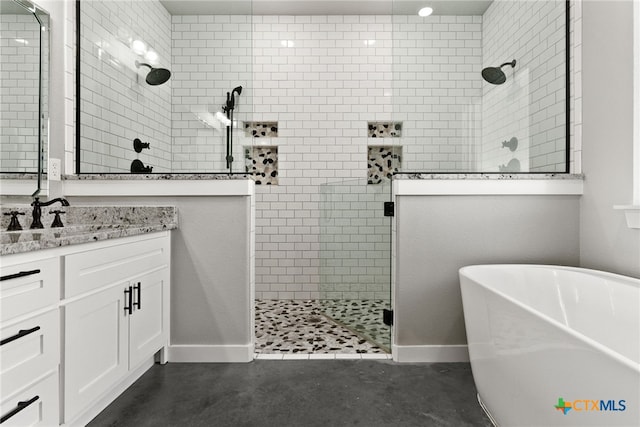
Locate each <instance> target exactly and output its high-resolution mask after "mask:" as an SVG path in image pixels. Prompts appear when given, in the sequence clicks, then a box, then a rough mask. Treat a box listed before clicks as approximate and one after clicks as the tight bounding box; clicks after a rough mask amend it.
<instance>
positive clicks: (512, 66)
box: [500, 59, 516, 68]
mask: <svg viewBox="0 0 640 427" xmlns="http://www.w3.org/2000/svg"><path fill="white" fill-rule="evenodd" d="M505 65H511V68H515V67H516V60H515V59H514V60H513V61H511V62H505V63H504V64H502V65H501V66H500V68H502V67H504V66H505Z"/></svg>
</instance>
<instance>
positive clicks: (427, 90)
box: [393, 15, 483, 172]
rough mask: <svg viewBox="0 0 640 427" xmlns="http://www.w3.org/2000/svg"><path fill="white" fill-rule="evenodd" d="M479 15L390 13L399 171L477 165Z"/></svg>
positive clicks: (467, 168) (470, 168) (460, 168)
mask: <svg viewBox="0 0 640 427" xmlns="http://www.w3.org/2000/svg"><path fill="white" fill-rule="evenodd" d="M482 19H483V18H482V16H430V17H428V18H421V17H419V16H417V15H416V16H394V17H393V43H394V45H393V62H394V64H393V104H394V105H393V110H394V114H393V118H394V120H396V121H402V122H403V130H402V137H401V138H398V139H397V140H396V139H394V141H393V143H398V144H400V145H403V147H404V148H403V156H404V158H403V165H402V167H403V170H404V171H430V172H458V171H459V172H468V171H476V170H477V168H478V166H477V156H478V153H477V151H478V147H479V143H480V130H481V107H482V79H481V77H480V72H481V70H482Z"/></svg>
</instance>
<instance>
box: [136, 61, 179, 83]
mask: <svg viewBox="0 0 640 427" xmlns="http://www.w3.org/2000/svg"><path fill="white" fill-rule="evenodd" d="M141 66H145V67H149V68H150V69H151V70H150V71H149V74H147V78H146V79H145V81H146V82H147V84H148V85H151V86H158V85H161V84H163V83H166V82H167V80H169V78H171V71H169V70H167V69H166V68H153V67H152V66H151V65H149V64H145V63H143V62H139V61H136V68H140V67H141Z"/></svg>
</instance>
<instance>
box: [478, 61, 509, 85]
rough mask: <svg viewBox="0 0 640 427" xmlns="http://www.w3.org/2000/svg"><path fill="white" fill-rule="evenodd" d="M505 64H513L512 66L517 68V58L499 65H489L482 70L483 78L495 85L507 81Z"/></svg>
mask: <svg viewBox="0 0 640 427" xmlns="http://www.w3.org/2000/svg"><path fill="white" fill-rule="evenodd" d="M505 65H511V68H515V66H516V60H515V59H514V60H513V61H511V62H505V63H504V64H502V65H501V66H499V67H487V68H485V69H484V70H482V78H483V79H485V80H486V81H487V82H489V83H491V84H494V85H501V84H502V83H504V82H506V81H507V76H506V75H505V74H504V72H503V71H502V67H504V66H505Z"/></svg>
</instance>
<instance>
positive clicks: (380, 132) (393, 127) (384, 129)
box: [367, 122, 402, 138]
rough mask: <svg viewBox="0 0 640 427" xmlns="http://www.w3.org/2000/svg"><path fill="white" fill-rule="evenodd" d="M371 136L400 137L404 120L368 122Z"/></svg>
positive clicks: (369, 135)
mask: <svg viewBox="0 0 640 427" xmlns="http://www.w3.org/2000/svg"><path fill="white" fill-rule="evenodd" d="M367 128H368V129H369V132H368V133H367V136H368V137H369V138H400V137H402V122H367Z"/></svg>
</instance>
